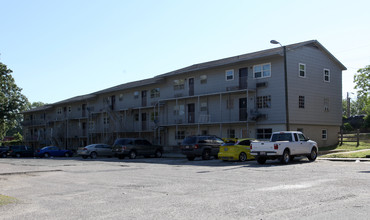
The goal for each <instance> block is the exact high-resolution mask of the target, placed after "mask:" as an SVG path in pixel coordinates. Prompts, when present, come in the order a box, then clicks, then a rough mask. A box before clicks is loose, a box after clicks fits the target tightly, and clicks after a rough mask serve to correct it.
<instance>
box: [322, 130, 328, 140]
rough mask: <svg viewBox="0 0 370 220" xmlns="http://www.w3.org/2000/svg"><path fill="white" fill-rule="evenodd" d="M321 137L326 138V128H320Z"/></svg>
mask: <svg viewBox="0 0 370 220" xmlns="http://www.w3.org/2000/svg"><path fill="white" fill-rule="evenodd" d="M321 138H322V139H323V140H326V139H328V130H326V129H323V130H321Z"/></svg>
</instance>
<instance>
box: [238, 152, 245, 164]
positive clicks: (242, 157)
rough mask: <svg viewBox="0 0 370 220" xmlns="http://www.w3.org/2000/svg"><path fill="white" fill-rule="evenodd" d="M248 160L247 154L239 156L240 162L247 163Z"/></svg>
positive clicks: (242, 153)
mask: <svg viewBox="0 0 370 220" xmlns="http://www.w3.org/2000/svg"><path fill="white" fill-rule="evenodd" d="M246 160H247V154H245V153H244V152H241V153H240V154H239V161H240V162H244V161H246Z"/></svg>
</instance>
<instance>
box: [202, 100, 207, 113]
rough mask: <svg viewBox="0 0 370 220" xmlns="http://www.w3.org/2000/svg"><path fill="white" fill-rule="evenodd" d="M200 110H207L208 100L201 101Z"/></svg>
mask: <svg viewBox="0 0 370 220" xmlns="http://www.w3.org/2000/svg"><path fill="white" fill-rule="evenodd" d="M200 111H202V112H206V111H207V102H202V103H200Z"/></svg>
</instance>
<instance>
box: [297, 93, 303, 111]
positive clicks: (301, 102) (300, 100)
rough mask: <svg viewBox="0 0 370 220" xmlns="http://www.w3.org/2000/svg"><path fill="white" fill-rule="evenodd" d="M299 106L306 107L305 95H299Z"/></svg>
mask: <svg viewBox="0 0 370 220" xmlns="http://www.w3.org/2000/svg"><path fill="white" fill-rule="evenodd" d="M298 107H299V108H304V96H301V95H300V96H299V97H298Z"/></svg>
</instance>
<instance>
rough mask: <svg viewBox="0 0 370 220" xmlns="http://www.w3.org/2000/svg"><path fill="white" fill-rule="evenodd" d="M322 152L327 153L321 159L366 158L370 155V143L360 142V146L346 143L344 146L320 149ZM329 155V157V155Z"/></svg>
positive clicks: (354, 143)
mask: <svg viewBox="0 0 370 220" xmlns="http://www.w3.org/2000/svg"><path fill="white" fill-rule="evenodd" d="M364 149H369V150H368V151H362V152H353V153H343V154H330V153H335V152H347V151H357V150H364ZM319 151H320V152H325V153H324V155H322V156H321V157H326V158H328V157H329V158H365V157H366V155H370V143H368V142H364V141H360V146H357V143H356V142H347V143H346V142H344V143H343V145H342V146H340V145H339V144H338V145H335V146H330V147H321V148H320V147H319ZM327 154H329V155H327Z"/></svg>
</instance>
